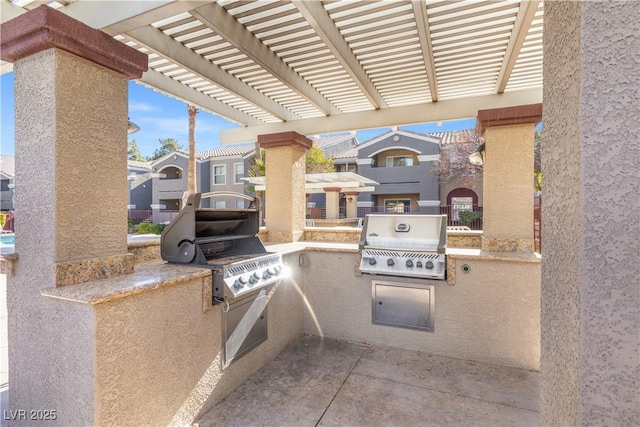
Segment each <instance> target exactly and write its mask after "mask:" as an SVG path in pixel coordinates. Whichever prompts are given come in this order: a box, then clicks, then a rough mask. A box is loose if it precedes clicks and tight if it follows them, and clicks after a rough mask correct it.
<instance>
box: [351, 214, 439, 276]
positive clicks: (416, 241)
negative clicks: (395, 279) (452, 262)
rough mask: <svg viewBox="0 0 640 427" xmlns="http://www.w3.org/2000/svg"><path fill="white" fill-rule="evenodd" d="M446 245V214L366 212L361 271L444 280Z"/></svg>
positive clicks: (361, 238) (361, 244)
mask: <svg viewBox="0 0 640 427" xmlns="http://www.w3.org/2000/svg"><path fill="white" fill-rule="evenodd" d="M446 245H447V217H446V215H403V214H400V215H391V214H388V215H387V214H381V215H367V216H366V217H365V220H364V225H363V228H362V234H361V237H360V245H359V248H360V255H361V259H360V271H361V272H362V273H368V274H384V275H392V276H409V277H420V278H427V279H437V280H444V279H445V278H446V255H445V251H446Z"/></svg>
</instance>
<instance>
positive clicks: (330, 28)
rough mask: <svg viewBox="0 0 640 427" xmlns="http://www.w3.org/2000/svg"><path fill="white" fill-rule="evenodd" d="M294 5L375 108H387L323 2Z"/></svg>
mask: <svg viewBox="0 0 640 427" xmlns="http://www.w3.org/2000/svg"><path fill="white" fill-rule="evenodd" d="M293 3H294V5H295V6H296V8H298V11H299V12H300V13H301V14H302V16H303V17H304V18H305V19H306V20H307V22H308V23H309V25H311V28H313V30H314V31H315V32H316V34H317V35H318V37H320V39H321V40H322V41H323V42H324V44H325V45H326V46H327V48H329V50H330V51H331V53H333V55H334V56H335V57H336V59H337V60H338V62H340V64H341V65H342V67H343V68H344V69H345V71H346V72H347V73H348V74H349V75H350V76H351V78H352V79H353V81H354V82H355V83H356V84H357V85H358V87H359V88H360V90H361V91H362V93H363V94H364V95H365V96H366V97H367V99H368V100H369V102H371V105H373V107H374V108H375V109H380V108H387V103H386V102H385V100H384V98H382V95H380V93H379V92H378V90H377V89H376V87H375V85H374V84H373V82H372V81H371V79H370V78H369V76H368V75H367V72H366V71H365V70H364V68H363V67H362V65H361V64H360V61H358V58H356V56H355V54H354V53H353V51H352V50H351V48H350V47H349V44H348V43H347V42H346V40H345V39H344V38H343V37H342V34H340V31H339V30H338V28H337V27H336V25H335V23H334V22H333V20H332V19H331V16H329V14H328V13H327V11H326V10H325V8H324V6H322V2H314V1H304V0H294V2H293Z"/></svg>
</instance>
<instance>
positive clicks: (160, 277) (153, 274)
mask: <svg viewBox="0 0 640 427" xmlns="http://www.w3.org/2000/svg"><path fill="white" fill-rule="evenodd" d="M210 275H211V270H209V269H206V268H194V267H192V266H188V265H178V264H167V263H165V262H164V261H150V262H145V263H141V264H138V265H136V266H135V270H134V272H133V274H123V275H121V276H116V277H110V278H108V279H102V280H94V281H91V282H85V283H81V284H78V285H71V286H62V287H57V288H46V289H43V290H41V291H40V294H42V295H43V296H45V297H50V298H57V299H62V300H67V301H73V302H79V303H83V304H91V305H95V304H100V303H103V302H107V301H112V300H115V299H119V298H125V297H128V296H131V295H136V294H140V293H142V292H147V291H150V290H154V289H158V288H161V287H166V286H173V285H175V284H178V283H181V282H186V281H188V280H192V279H195V278H198V277H209V276H210Z"/></svg>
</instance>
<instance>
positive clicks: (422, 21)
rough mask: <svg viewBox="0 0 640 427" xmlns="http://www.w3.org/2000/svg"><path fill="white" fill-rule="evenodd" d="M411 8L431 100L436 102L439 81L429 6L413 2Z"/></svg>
mask: <svg viewBox="0 0 640 427" xmlns="http://www.w3.org/2000/svg"><path fill="white" fill-rule="evenodd" d="M411 6H412V7H413V14H414V16H415V18H416V26H417V28H418V38H419V39H420V47H421V48H422V56H423V57H424V65H425V68H426V71H427V78H428V79H429V91H431V100H432V101H433V102H436V101H437V100H438V81H437V77H436V64H435V60H434V58H433V44H432V43H431V30H430V29H429V17H428V15H427V5H426V3H425V2H424V1H423V0H413V1H412V2H411Z"/></svg>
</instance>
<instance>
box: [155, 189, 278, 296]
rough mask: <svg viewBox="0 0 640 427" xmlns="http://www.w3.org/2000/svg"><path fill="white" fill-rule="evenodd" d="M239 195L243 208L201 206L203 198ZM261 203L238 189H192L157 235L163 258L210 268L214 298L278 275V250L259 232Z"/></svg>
mask: <svg viewBox="0 0 640 427" xmlns="http://www.w3.org/2000/svg"><path fill="white" fill-rule="evenodd" d="M229 196H231V197H237V198H242V199H246V200H248V201H249V202H250V204H249V207H248V208H247V209H206V208H200V207H199V206H200V200H201V198H203V197H204V198H209V197H229ZM259 225H260V206H259V202H258V201H257V199H255V198H253V197H250V196H246V195H244V194H240V193H233V192H213V193H206V194H200V193H194V194H191V195H190V196H189V197H188V199H187V203H186V205H185V206H184V208H183V209H182V210H181V211H180V213H179V214H178V216H177V217H176V218H175V219H174V220H173V221H172V222H171V223H170V224H169V225H168V226H167V228H165V230H164V231H163V233H162V236H161V239H160V252H161V256H162V259H163V260H165V261H168V262H172V263H180V264H192V265H194V266H197V267H202V268H209V269H211V270H212V274H213V280H212V286H213V298H214V301H213V303H214V304H216V303H220V302H222V301H224V300H226V299H228V298H237V297H239V296H242V295H244V294H248V293H250V292H253V291H256V290H258V289H261V288H264V287H266V286H269V285H271V284H274V283H276V282H277V281H279V280H280V279H281V278H282V274H283V270H284V265H283V263H282V258H281V256H280V254H277V253H271V252H267V250H266V249H265V247H264V245H263V244H262V242H261V241H260V239H259V238H258V231H259V229H260V228H259Z"/></svg>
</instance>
